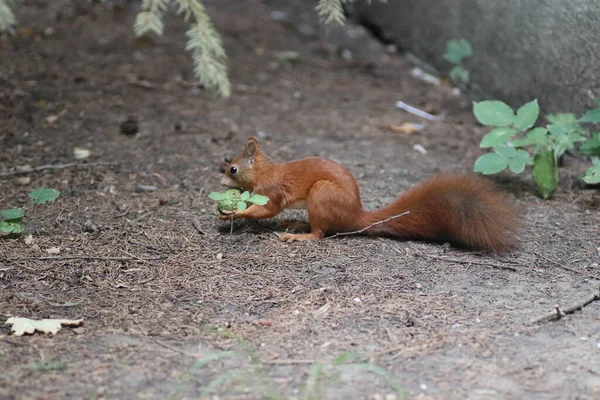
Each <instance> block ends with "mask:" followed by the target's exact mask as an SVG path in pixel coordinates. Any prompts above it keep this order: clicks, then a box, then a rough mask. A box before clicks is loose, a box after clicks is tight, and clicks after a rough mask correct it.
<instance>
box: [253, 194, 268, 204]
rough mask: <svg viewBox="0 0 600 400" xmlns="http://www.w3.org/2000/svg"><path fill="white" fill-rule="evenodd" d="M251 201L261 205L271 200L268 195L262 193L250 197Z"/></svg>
mask: <svg viewBox="0 0 600 400" xmlns="http://www.w3.org/2000/svg"><path fill="white" fill-rule="evenodd" d="M248 201H249V202H250V203H254V204H257V205H259V206H264V205H265V204H267V203H268V202H269V198H268V197H267V196H262V195H260V194H254V195H252V197H250V198H249V199H248Z"/></svg>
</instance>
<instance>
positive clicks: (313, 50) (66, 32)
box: [0, 0, 600, 399]
mask: <svg viewBox="0 0 600 400" xmlns="http://www.w3.org/2000/svg"><path fill="white" fill-rule="evenodd" d="M74 3H78V4H79V5H77V6H75V5H73V4H74ZM83 4H87V3H85V2H68V1H53V2H44V1H28V2H26V3H25V4H24V5H21V6H19V7H18V10H19V13H18V14H19V15H18V17H19V20H20V21H21V22H22V23H23V25H24V26H26V27H28V29H24V30H21V31H20V34H19V35H18V36H17V37H14V38H7V39H5V40H3V41H1V42H0V55H1V59H2V68H1V71H0V112H1V113H2V114H1V115H0V118H1V121H2V124H1V125H0V146H1V151H0V171H10V170H12V169H13V168H15V167H18V166H23V165H31V166H40V165H46V164H64V163H70V162H73V156H72V151H73V147H76V146H81V147H86V148H88V149H90V150H91V151H92V152H93V155H92V157H91V158H90V160H89V165H87V166H83V167H71V168H64V169H59V170H45V171H43V172H35V173H29V174H25V175H13V176H8V177H4V178H0V208H7V207H24V208H26V209H27V215H26V220H25V229H26V231H25V232H24V235H23V236H22V238H19V239H9V240H1V241H0V262H1V265H0V317H1V318H0V320H1V321H4V320H5V319H6V318H8V317H9V316H24V317H30V318H49V317H59V318H80V317H81V318H84V319H85V324H84V326H83V327H82V328H77V329H72V328H65V329H63V330H62V331H60V332H59V333H58V334H57V335H56V336H54V337H51V336H43V335H34V336H26V337H15V336H12V335H11V334H10V330H9V328H8V327H5V326H2V327H1V328H0V359H1V360H2V362H1V364H2V373H1V374H0V399H59V398H60V399H71V398H73V399H81V398H89V399H92V398H108V399H133V398H153V399H164V398H198V397H200V396H201V395H203V394H204V393H203V391H205V392H206V393H209V394H210V395H211V396H212V395H218V396H219V398H221V399H247V398H248V399H253V398H267V396H268V394H269V393H270V394H271V397H270V398H283V399H288V398H318V399H384V398H385V399H392V398H395V397H394V396H398V398H399V397H400V395H402V394H404V393H408V394H409V396H410V397H415V398H422V399H425V398H427V399H438V398H453V399H484V398H485V399H489V398H515V399H516V398H519V399H521V398H528V399H550V398H556V399H558V398H560V399H591V398H598V397H600V362H599V361H598V360H600V322H599V321H600V319H599V318H598V312H599V311H600V303H599V302H594V303H591V304H590V305H589V306H587V307H586V308H585V309H584V310H583V311H579V312H576V313H574V314H572V315H569V316H567V317H566V318H564V319H561V320H559V321H549V322H543V323H541V324H535V325H531V324H530V323H529V322H530V321H531V320H532V319H533V318H535V317H538V316H541V315H544V314H545V313H548V312H550V311H552V310H553V308H554V307H555V305H557V304H558V305H560V307H563V308H565V307H567V306H569V305H572V304H575V303H577V302H578V301H580V300H581V299H583V298H585V297H588V296H589V295H590V294H593V293H594V291H597V290H598V280H600V268H599V267H598V263H599V261H600V257H599V251H600V243H599V241H598V236H599V235H598V226H600V213H599V212H598V204H599V202H600V196H599V195H598V192H597V191H592V190H584V189H582V188H581V187H579V186H577V176H578V174H579V173H580V172H581V171H582V170H583V166H582V164H581V163H580V162H579V161H578V160H576V159H574V158H572V157H569V158H567V160H566V164H567V165H566V166H565V167H564V168H563V169H561V179H562V184H561V187H560V188H559V190H558V191H557V193H556V195H555V196H554V199H552V200H551V201H541V200H540V199H539V198H538V197H536V196H535V191H534V188H533V186H532V185H531V183H530V182H531V181H530V178H529V177H528V176H523V177H517V176H514V175H510V174H503V175H501V176H499V177H497V178H496V180H497V181H498V182H499V183H500V184H501V185H502V186H503V187H504V189H505V190H507V191H509V192H512V193H513V194H514V196H515V200H516V201H517V202H518V204H519V206H520V210H521V211H522V216H521V218H520V219H521V220H522V222H523V227H522V230H521V237H520V238H521V247H520V248H519V249H518V250H516V251H514V252H513V253H512V254H510V255H507V256H504V257H491V256H484V255H478V254H474V253H469V252H465V251H462V250H458V249H454V248H450V247H448V246H445V245H435V244H427V243H418V242H397V241H393V240H388V239H376V238H364V237H345V238H335V239H332V240H324V241H321V242H318V243H317V242H313V243H294V244H292V245H286V244H282V243H280V242H279V241H278V239H277V236H276V235H275V234H274V232H273V227H274V226H275V225H274V223H273V222H261V223H260V224H258V223H250V222H240V223H236V224H235V226H234V229H233V233H232V234H230V233H229V225H228V224H226V223H221V222H219V221H218V219H217V217H216V212H215V210H214V207H215V204H214V202H213V201H211V200H209V199H208V198H207V193H208V192H210V191H213V190H219V189H220V187H219V178H220V171H219V169H220V167H221V164H222V162H223V158H224V157H225V156H229V155H232V154H234V153H236V152H238V151H239V150H240V149H241V147H242V145H243V142H244V141H245V139H246V138H247V137H248V136H249V135H257V136H258V137H260V138H261V141H262V144H263V147H264V148H265V149H266V150H267V151H269V152H270V153H271V154H272V155H273V156H274V157H275V158H278V159H281V160H289V159H293V158H299V157H304V156H312V155H318V156H323V157H327V158H330V159H333V160H335V161H338V162H340V163H341V164H343V165H344V166H346V167H347V168H348V169H349V170H350V171H351V172H352V173H353V174H355V176H356V177H357V179H358V181H359V184H360V186H361V190H362V194H363V198H364V202H365V205H366V207H368V208H371V209H372V208H375V207H378V206H380V205H382V204H384V203H387V202H389V201H391V200H392V199H393V198H394V197H395V196H396V195H397V194H398V192H400V191H402V190H404V189H406V188H408V187H410V186H411V185H412V184H414V183H416V182H418V181H419V180H421V179H423V178H426V177H428V176H431V175H432V174H434V173H435V172H437V171H441V170H462V171H468V170H471V168H472V165H473V162H474V160H475V159H476V157H477V156H478V155H480V154H481V150H480V149H479V148H478V142H479V140H480V139H481V137H482V136H483V134H485V129H483V128H481V127H478V126H476V125H475V124H474V121H473V118H472V116H471V112H470V101H469V99H468V98H467V97H466V96H462V95H461V96H455V95H453V94H452V92H451V89H450V88H447V87H445V86H442V87H437V86H432V85H429V84H427V83H424V82H422V81H420V80H418V79H415V78H413V77H412V76H411V74H410V71H411V68H412V67H411V65H410V64H409V63H408V62H407V61H406V60H404V59H403V58H401V57H400V56H398V55H396V54H393V53H390V52H387V51H386V49H385V47H384V46H383V45H381V44H380V43H378V42H377V41H375V40H374V39H373V38H372V37H370V35H369V34H368V33H367V32H365V30H364V29H362V28H360V27H356V26H346V27H343V28H339V29H337V28H336V29H326V28H324V27H323V26H320V25H319V24H318V22H317V20H316V16H315V12H314V9H313V6H314V4H313V2H291V1H268V2H266V1H265V2H261V1H258V0H249V1H243V2H242V1H207V6H208V10H209V12H210V14H211V16H212V17H213V20H214V22H215V24H216V26H217V28H218V30H219V31H220V32H221V33H222V34H223V35H224V43H225V46H226V49H227V52H228V55H229V57H230V66H231V68H230V76H231V80H232V84H233V88H234V90H233V96H232V97H231V98H230V99H227V100H223V99H219V98H214V97H213V96H212V95H211V94H210V93H208V92H206V91H204V90H202V89H200V88H197V87H194V85H193V84H189V82H192V81H193V79H192V74H191V70H192V66H191V62H190V59H189V54H187V53H186V52H185V51H184V50H183V44H184V41H185V36H184V32H185V25H184V24H183V23H182V22H181V21H180V20H179V18H178V17H175V16H171V17H169V18H168V20H167V24H166V25H167V29H166V31H165V35H164V36H163V37H160V38H155V39H153V41H135V39H134V36H133V32H132V24H133V20H134V16H135V13H136V12H137V5H136V6H133V5H126V6H124V7H121V8H118V7H115V8H113V6H112V5H111V4H108V5H106V6H96V7H93V6H88V5H83ZM273 10H280V11H285V12H287V14H288V16H289V18H288V19H287V21H283V22H282V21H276V20H273V19H272V18H271V11H273ZM44 32H45V33H44ZM344 49H346V50H347V51H346V52H345V54H352V58H351V59H347V58H344V57H341V56H340V54H341V53H344V52H343V51H342V50H344ZM285 50H294V51H298V52H299V53H300V55H301V62H300V63H298V64H294V65H287V66H286V65H279V64H277V63H276V62H275V61H274V60H275V58H274V57H273V55H272V52H273V51H285ZM397 100H403V101H405V102H407V103H409V104H413V105H415V106H417V107H433V108H435V109H436V110H438V112H441V113H444V114H445V115H446V118H445V119H444V120H443V121H440V122H435V123H427V124H426V129H425V130H423V131H422V132H419V133H416V134H414V135H411V136H406V135H403V134H401V133H393V132H390V131H388V130H387V129H386V128H385V127H386V126H387V125H389V124H396V125H401V124H402V123H405V122H417V123H422V122H423V121H422V120H420V119H419V118H417V117H414V116H412V115H410V114H408V113H406V112H403V111H401V110H398V109H396V108H395V106H394V105H395V102H396V101H397ZM130 115H134V116H136V117H137V118H138V119H139V126H140V132H139V133H138V134H137V135H135V136H127V135H123V134H121V133H120V132H119V125H120V123H121V122H122V121H124V120H125V119H126V118H127V117H128V116H130ZM176 125H177V126H178V127H181V129H175V126H176ZM416 144H419V145H421V146H423V147H424V148H425V149H427V153H426V154H421V153H420V152H418V151H416V150H414V149H413V146H414V145H416ZM108 164H110V165H108ZM23 177H25V178H27V177H28V178H31V180H30V181H29V182H28V181H27V179H25V180H22V179H21V178H23ZM139 185H152V186H156V188H157V190H155V191H140V190H139V189H138V186H139ZM42 186H43V187H52V188H56V189H60V190H61V191H62V195H61V197H60V198H59V200H58V201H57V202H56V203H54V204H47V205H42V206H38V207H36V208H35V209H32V207H31V205H30V203H29V201H28V199H27V193H28V191H29V190H31V189H33V188H36V187H42ZM285 214H286V215H285V216H284V217H285V218H289V217H290V215H291V216H294V214H298V215H300V216H302V217H303V215H302V214H301V213H300V212H286V213H285ZM194 218H197V219H198V221H199V225H200V227H201V230H202V232H203V233H202V234H200V233H199V232H198V231H197V230H196V229H195V228H194V226H193V225H192V220H193V219H194ZM30 234H31V235H32V236H33V243H32V244H29V245H28V244H26V243H25V238H26V237H27V236H28V235H30ZM51 247H60V254H58V255H52V256H49V255H48V253H47V251H46V250H47V249H49V248H51ZM44 257H46V258H44ZM48 257H50V258H48ZM207 357H208V358H207ZM386 396H388V397H386ZM215 398H216V397H215Z"/></svg>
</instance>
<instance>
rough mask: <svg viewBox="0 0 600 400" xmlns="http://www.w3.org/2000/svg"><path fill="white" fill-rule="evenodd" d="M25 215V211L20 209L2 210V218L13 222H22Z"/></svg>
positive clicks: (0, 211)
mask: <svg viewBox="0 0 600 400" xmlns="http://www.w3.org/2000/svg"><path fill="white" fill-rule="evenodd" d="M24 215H25V211H23V210H21V209H20V208H10V209H8V210H0V217H2V218H4V219H9V220H13V221H18V222H20V221H21V220H22V219H23V216H24Z"/></svg>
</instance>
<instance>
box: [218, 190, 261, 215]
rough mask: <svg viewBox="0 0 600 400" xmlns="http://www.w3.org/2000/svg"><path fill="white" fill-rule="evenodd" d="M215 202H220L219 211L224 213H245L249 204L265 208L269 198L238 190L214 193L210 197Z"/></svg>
mask: <svg viewBox="0 0 600 400" xmlns="http://www.w3.org/2000/svg"><path fill="white" fill-rule="evenodd" d="M208 197H210V198H211V199H213V200H216V201H218V203H217V209H218V210H219V212H221V213H222V212H223V211H243V210H245V209H246V208H248V203H252V204H256V205H259V206H264V205H265V204H267V202H268V201H269V198H268V197H266V196H262V195H260V194H251V193H250V192H248V191H245V192H242V191H241V190H238V189H228V190H226V191H225V192H222V193H219V192H212V193H210V194H209V195H208Z"/></svg>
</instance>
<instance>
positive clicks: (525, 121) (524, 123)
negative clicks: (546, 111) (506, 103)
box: [513, 99, 540, 131]
mask: <svg viewBox="0 0 600 400" xmlns="http://www.w3.org/2000/svg"><path fill="white" fill-rule="evenodd" d="M539 115H540V106H539V105H538V101H537V99H535V100H533V101H530V102H529V103H527V104H524V105H523V106H521V108H519V109H518V110H517V115H516V116H515V119H514V122H513V123H514V124H515V127H516V128H517V129H518V130H520V131H526V130H527V129H531V128H532V127H533V125H534V124H535V121H537V119H538V117H539Z"/></svg>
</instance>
